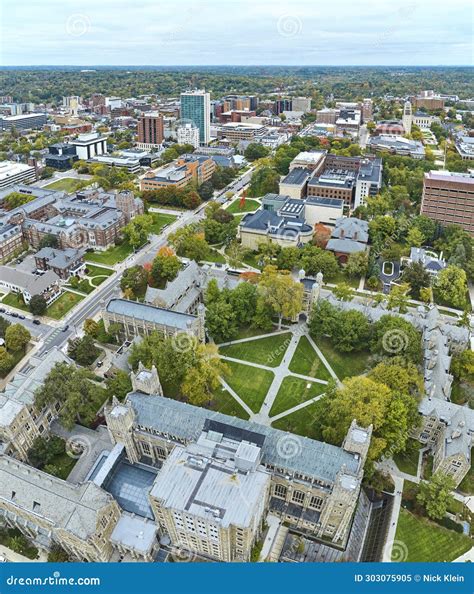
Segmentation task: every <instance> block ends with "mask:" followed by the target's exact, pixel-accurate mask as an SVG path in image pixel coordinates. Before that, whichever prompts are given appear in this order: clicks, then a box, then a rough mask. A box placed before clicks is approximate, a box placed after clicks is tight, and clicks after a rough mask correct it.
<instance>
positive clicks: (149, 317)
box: [106, 299, 196, 330]
mask: <svg viewBox="0 0 474 594" xmlns="http://www.w3.org/2000/svg"><path fill="white" fill-rule="evenodd" d="M106 311H107V312H109V313H115V314H118V315H122V316H128V317H133V318H137V319H139V320H144V321H146V322H151V323H153V324H158V325H162V326H169V327H170V328H177V329H178V330H187V329H188V328H189V324H190V323H192V322H194V320H196V316H193V315H191V314H185V313H181V312H177V311H171V310H169V309H164V308H162V307H154V306H153V305H147V304H145V303H138V302H137V301H128V300H127V299H111V300H110V301H109V302H108V303H107V307H106Z"/></svg>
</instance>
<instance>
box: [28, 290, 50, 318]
mask: <svg viewBox="0 0 474 594" xmlns="http://www.w3.org/2000/svg"><path fill="white" fill-rule="evenodd" d="M47 307H48V304H47V303H46V299H45V298H44V297H43V295H33V297H32V298H31V299H30V303H29V308H30V311H31V313H32V314H33V315H34V316H42V315H43V314H44V312H45V311H46V308H47Z"/></svg>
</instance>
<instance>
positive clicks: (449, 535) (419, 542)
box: [392, 509, 472, 562]
mask: <svg viewBox="0 0 474 594" xmlns="http://www.w3.org/2000/svg"><path fill="white" fill-rule="evenodd" d="M395 540H398V541H400V542H401V543H403V545H404V546H405V547H406V554H407V558H406V559H403V561H410V562H414V561H419V562H446V561H448V562H449V561H453V560H454V559H457V558H458V557H460V556H461V555H462V554H463V553H465V552H466V551H468V550H469V549H470V548H471V546H472V540H471V539H470V538H469V537H468V536H465V535H464V534H460V533H458V532H455V531H454V530H449V529H447V528H444V527H443V526H439V525H438V524H435V523H434V522H431V521H430V520H428V519H427V518H422V517H420V516H416V515H414V514H412V513H411V512H409V511H408V510H406V509H401V510H400V516H399V518H398V526H397V533H396V535H395ZM404 553H405V552H403V556H405V554H404ZM392 558H393V559H394V560H395V559H396V555H395V554H394V555H393V556H392ZM400 560H401V559H400Z"/></svg>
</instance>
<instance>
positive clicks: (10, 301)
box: [2, 293, 30, 311]
mask: <svg viewBox="0 0 474 594" xmlns="http://www.w3.org/2000/svg"><path fill="white" fill-rule="evenodd" d="M2 303H3V304H4V305H10V306H11V307H16V308H17V309H22V310H23V311H30V308H29V307H28V306H27V305H26V303H25V302H24V301H23V297H22V296H21V295H19V294H18V293H8V295H5V297H4V298H3V299H2Z"/></svg>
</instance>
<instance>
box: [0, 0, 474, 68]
mask: <svg viewBox="0 0 474 594" xmlns="http://www.w3.org/2000/svg"><path fill="white" fill-rule="evenodd" d="M2 10H3V14H2V18H1V19H0V20H1V24H2V35H1V37H2V41H1V44H2V45H1V47H0V61H1V64H3V65H40V64H51V65H55V64H71V65H75V64H76V65H86V64H89V65H95V64H97V65H99V64H110V65H121V64H127V65H140V64H157V65H182V64H183V65H186V64H203V65H205V64H229V65H232V64H249V65H255V64H289V65H291V64H294V65H308V64H321V65H331V64H361V65H364V64H386V65H400V64H426V65H430V64H447V65H448V64H466V65H468V64H472V29H471V27H470V26H469V22H470V21H471V22H472V19H471V16H472V10H473V9H472V6H471V3H470V1H469V0H450V2H449V3H441V2H433V0H401V3H400V4H396V3H394V2H392V1H391V0H377V1H376V0H363V1H362V2H354V1H353V0H333V1H332V2H330V3H324V2H322V1H320V2H315V1H314V0H292V1H287V2H282V1H279V0H238V1H237V0H225V1H222V0H219V1H217V0H180V2H179V6H178V5H177V4H176V3H172V2H166V1H164V0H137V1H133V2H132V1H130V0H101V2H97V0H81V1H80V2H75V3H72V2H67V1H66V2H65V1H64V0H30V1H29V2H18V0H2ZM71 23H72V24H71Z"/></svg>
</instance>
